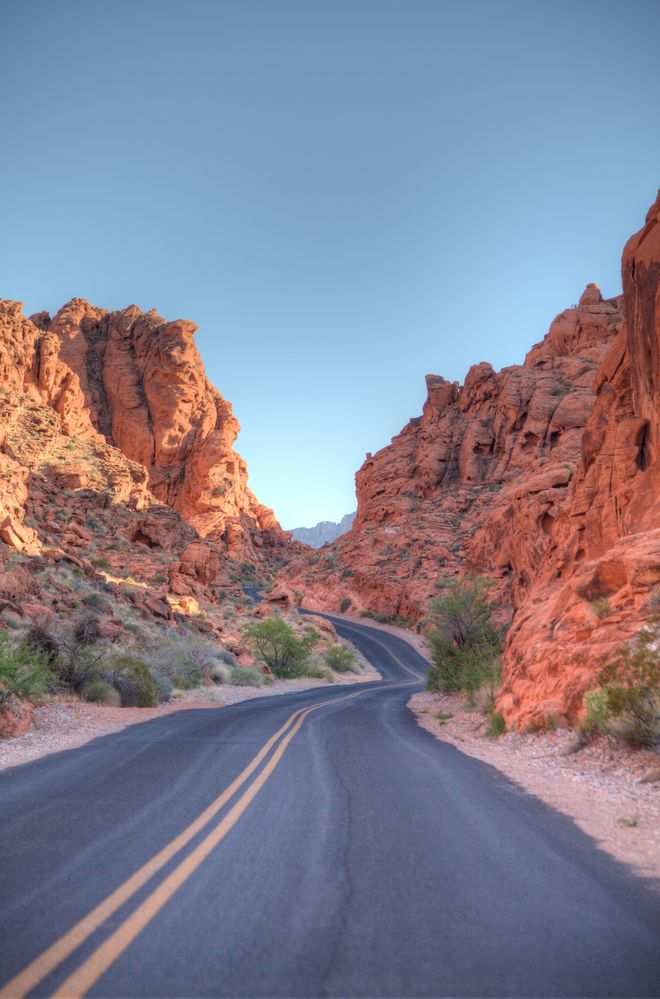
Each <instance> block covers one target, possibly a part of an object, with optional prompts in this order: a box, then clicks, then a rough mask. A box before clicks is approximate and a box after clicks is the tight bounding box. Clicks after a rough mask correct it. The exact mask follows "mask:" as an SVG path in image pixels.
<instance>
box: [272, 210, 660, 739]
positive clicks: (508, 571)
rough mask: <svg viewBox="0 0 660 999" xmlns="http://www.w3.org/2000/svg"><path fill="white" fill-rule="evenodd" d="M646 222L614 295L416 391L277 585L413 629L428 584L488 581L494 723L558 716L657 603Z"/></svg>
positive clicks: (650, 248) (659, 301) (658, 524)
mask: <svg viewBox="0 0 660 999" xmlns="http://www.w3.org/2000/svg"><path fill="white" fill-rule="evenodd" d="M659 215H660V199H659V200H658V201H657V202H656V204H655V205H654V207H653V208H652V209H651V211H650V212H649V215H648V218H647V223H646V225H645V226H644V227H643V229H642V230H641V231H640V232H639V233H637V235H636V236H634V237H633V238H632V239H631V240H630V241H629V243H628V244H627V246H626V248H625V250H624V255H623V265H622V266H623V287H624V294H623V296H622V297H619V298H614V299H610V300H603V298H602V296H601V294H600V292H599V290H598V288H597V287H596V286H595V285H589V286H588V287H587V289H586V290H585V292H584V293H583V295H582V297H581V298H580V301H579V304H578V305H577V307H575V308H571V309H567V310H566V311H564V312H562V313H561V314H560V315H559V316H558V317H557V318H556V319H555V320H554V322H553V323H552V325H551V327H550V330H549V332H548V334H547V336H546V337H545V338H544V340H543V341H542V342H541V343H540V344H537V345H536V346H535V347H533V348H532V349H531V350H530V352H529V354H528V355H527V357H526V359H525V362H524V364H522V365H515V366H512V367H509V368H505V369H503V370H502V371H500V372H495V371H494V370H493V368H492V367H491V366H490V364H487V363H480V364H477V365H475V366H474V367H473V368H471V370H470V371H469V372H468V375H467V378H466V380H465V383H464V384H463V385H462V386H460V385H458V384H456V383H450V382H447V381H445V380H444V379H443V378H441V377H439V376H436V375H430V376H428V377H427V389H428V395H427V401H426V403H425V405H424V409H423V413H422V415H421V416H420V417H418V418H415V419H413V420H411V421H410V423H409V424H408V425H407V426H406V427H404V429H403V430H402V431H401V433H400V434H399V435H398V436H397V437H395V438H394V439H393V441H392V443H391V444H390V445H389V446H388V447H386V448H384V449H383V450H382V451H380V452H378V453H377V454H376V455H374V456H371V455H368V456H367V460H366V462H365V463H364V465H363V466H362V468H361V469H360V471H359V472H358V473H357V476H356V486H357V496H358V510H357V516H356V519H355V522H354V525H353V528H352V530H351V531H350V532H349V533H348V534H347V535H345V536H344V537H343V538H340V539H339V540H338V541H337V542H336V543H335V544H334V545H333V546H332V547H331V548H330V549H329V550H327V551H324V552H323V553H318V554H311V555H307V556H304V557H301V558H299V559H297V560H294V562H292V563H291V564H290V565H289V566H288V567H287V568H286V569H285V570H284V572H283V573H282V576H281V581H282V583H283V585H284V586H285V587H288V588H290V590H293V589H294V588H295V589H298V590H301V591H303V592H304V594H305V601H306V603H307V604H309V605H311V606H315V607H318V608H327V609H337V608H338V607H340V606H344V607H346V605H347V604H348V602H349V601H350V605H351V606H352V608H353V609H354V610H357V611H360V610H368V611H369V612H371V613H380V614H384V615H387V616H390V617H402V618H406V619H409V620H410V621H412V622H417V623H418V624H419V622H421V621H422V620H423V619H424V617H425V615H426V613H427V609H428V605H429V601H430V599H431V598H432V596H433V595H434V594H435V593H436V592H437V585H438V581H439V580H440V579H441V578H442V577H446V576H451V575H456V574H460V573H464V572H466V571H471V572H478V573H481V574H484V575H488V576H490V577H492V578H493V579H494V580H495V581H496V590H495V598H496V600H497V602H498V605H499V607H500V613H501V615H502V617H503V618H505V619H506V620H507V621H510V622H512V625H511V628H510V630H509V633H508V638H507V643H506V651H505V657H504V686H503V692H502V694H501V695H500V699H499V705H498V706H499V709H500V710H501V711H502V713H503V714H504V716H505V718H506V721H507V722H508V723H509V724H518V725H526V724H539V723H542V721H543V719H544V718H547V717H549V716H551V715H552V716H554V717H555V718H557V719H561V718H568V719H571V720H572V719H574V718H575V717H576V715H577V713H578V712H579V711H580V708H581V703H582V694H583V692H584V690H585V688H586V687H587V686H588V685H589V683H591V682H592V680H593V678H594V677H595V676H596V675H597V673H598V671H599V669H600V668H601V667H602V665H603V664H604V662H605V661H606V659H607V657H608V655H611V652H612V650H613V649H614V648H615V647H616V646H617V645H618V644H619V643H620V642H621V641H622V640H624V639H626V638H629V637H631V636H632V635H633V634H634V633H635V632H636V630H638V628H639V626H640V624H641V623H642V622H643V620H644V619H645V618H646V617H647V616H648V615H649V614H650V613H651V611H652V607H653V604H654V602H657V599H658V598H657V593H658V591H657V590H654V589H653V588H654V586H656V585H657V583H658V582H659V581H660V508H659V504H660V480H659V475H660V462H659V461H658V448H659V437H660V411H659V406H660V393H659V391H658V388H659V386H658V380H659V378H660V345H659V337H660V293H659V291H658V272H659V269H660V224H659V222H660V218H659Z"/></svg>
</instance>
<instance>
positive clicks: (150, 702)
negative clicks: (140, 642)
mask: <svg viewBox="0 0 660 999" xmlns="http://www.w3.org/2000/svg"><path fill="white" fill-rule="evenodd" d="M102 678H103V679H104V680H106V681H107V682H108V683H110V684H112V686H113V687H114V688H115V690H117V691H118V692H119V696H120V698H121V706H122V707H123V708H152V707H154V706H155V704H156V685H155V683H154V680H153V677H152V675H151V670H150V669H149V664H148V663H146V662H145V661H144V659H140V658H139V656H131V655H127V654H124V653H115V654H114V655H111V656H108V658H107V659H106V661H105V663H104V668H103V677H102Z"/></svg>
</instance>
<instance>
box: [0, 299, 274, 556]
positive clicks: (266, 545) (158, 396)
mask: <svg viewBox="0 0 660 999" xmlns="http://www.w3.org/2000/svg"><path fill="white" fill-rule="evenodd" d="M195 329H196V327H195V325H194V324H193V323H190V322H186V321H178V322H173V323H167V322H165V320H164V319H162V318H161V317H160V316H158V315H157V314H156V313H155V312H154V311H151V312H148V313H142V312H141V311H140V310H139V309H138V308H136V307H135V306H131V307H129V308H128V309H125V310H123V311H122V312H107V311H105V310H103V309H98V308H95V307H94V306H91V305H89V303H88V302H85V301H84V300H82V299H73V300H72V301H71V302H69V303H68V304H67V305H65V306H64V307H63V308H62V309H61V310H60V311H59V312H58V314H57V315H56V316H55V318H54V319H53V320H52V321H51V319H50V317H49V316H48V314H47V313H39V314H38V315H36V316H33V317H32V320H28V319H26V318H25V317H23V315H22V313H21V311H20V306H18V305H17V304H16V303H10V302H4V303H2V305H1V306H0V372H1V373H2V375H3V400H4V408H5V414H4V419H1V418H0V426H2V427H3V431H4V433H5V437H6V434H7V428H8V427H9V426H10V425H11V423H12V422H15V420H16V419H17V417H18V416H19V415H20V413H21V412H22V405H23V403H24V402H25V403H28V402H29V403H31V404H33V405H37V406H38V405H45V406H48V407H49V408H50V409H51V410H53V411H54V412H55V413H56V414H57V417H58V418H59V421H58V423H59V425H58V429H59V430H61V432H62V433H63V434H65V435H68V436H69V437H71V438H72V439H73V438H75V439H76V440H77V441H87V442H95V444H96V446H99V447H102V446H103V445H104V444H107V445H110V446H111V447H113V448H116V449H117V451H118V452H120V453H121V456H123V458H125V459H128V462H130V463H135V465H137V466H141V468H142V469H143V470H144V469H146V474H145V473H144V471H141V472H139V473H136V475H137V477H138V478H139V479H140V488H141V490H142V492H143V493H144V494H145V495H146V494H147V492H148V493H149V494H150V495H151V497H152V498H156V499H158V500H160V501H161V502H162V503H164V504H167V505H168V506H170V507H172V508H173V509H175V510H177V511H179V513H180V514H181V515H182V517H183V518H184V519H185V521H187V523H188V524H190V526H191V527H192V528H194V531H195V532H196V533H197V534H198V535H199V536H200V537H203V538H208V539H209V541H212V542H213V543H214V544H217V545H218V546H219V548H220V549H221V550H222V551H226V552H227V554H228V555H229V556H232V557H235V558H239V559H242V560H247V561H255V560H258V558H259V557H260V556H259V553H260V552H261V551H263V550H264V549H266V550H268V549H277V548H280V547H281V546H282V545H284V544H285V543H286V540H287V536H286V535H285V534H284V532H282V531H281V529H280V528H279V525H278V524H277V522H276V520H275V517H274V515H273V513H272V511H271V510H269V509H268V508H267V507H265V506H263V505H262V504H260V503H259V502H258V501H257V500H256V498H255V497H254V495H253V494H252V492H251V491H250V490H249V488H248V486H247V467H246V464H245V462H244V461H243V459H242V458H241V457H240V455H239V454H237V453H236V451H234V449H233V445H234V441H235V439H236V435H237V433H238V430H239V425H238V421H237V420H236V418H235V417H234V415H233V414H232V410H231V406H230V404H229V403H228V402H226V401H225V400H224V399H223V398H222V396H221V395H220V393H219V392H217V391H216V389H215V388H214V387H213V386H212V385H211V384H210V382H209V381H208V379H207V378H206V375H205V373H204V368H203V365H202V361H201V358H200V356H199V352H198V350H197V347H196V345H195V342H194V332H195ZM7 454H8V450H7V448H5V460H7ZM16 478H17V479H21V478H23V479H24V478H25V471H18V470H16ZM13 488H14V497H13V501H12V500H10V497H7V502H6V504H5V506H4V507H3V511H4V513H5V516H10V517H11V518H12V524H13V527H12V530H16V529H17V528H16V525H17V524H20V522H21V520H22V518H21V515H20V509H21V506H22V505H23V504H24V502H25V497H23V499H22V501H21V500H20V497H19V493H20V492H21V491H20V487H17V486H16V485H14V486H13ZM114 488H116V489H117V490H118V492H117V495H118V496H119V498H121V499H129V498H130V496H131V495H132V492H133V491H134V490H135V485H132V486H131V487H130V488H128V491H127V490H126V488H123V487H121V486H119V485H117V486H116V487H113V489H114ZM21 495H22V494H21ZM10 508H11V509H10ZM19 530H20V528H19Z"/></svg>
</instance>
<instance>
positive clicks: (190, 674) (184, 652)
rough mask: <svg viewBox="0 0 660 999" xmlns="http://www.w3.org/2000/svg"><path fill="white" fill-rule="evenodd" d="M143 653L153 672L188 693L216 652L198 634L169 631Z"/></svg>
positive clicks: (201, 678)
mask: <svg viewBox="0 0 660 999" xmlns="http://www.w3.org/2000/svg"><path fill="white" fill-rule="evenodd" d="M146 654H147V656H148V658H149V661H150V663H151V665H152V667H153V669H155V670H156V671H157V672H158V673H161V674H162V675H163V676H166V677H167V678H168V680H169V681H170V682H171V684H172V685H173V686H174V687H177V688H178V689H179V690H190V689H191V688H193V687H197V686H199V684H200V683H201V682H202V680H203V679H204V677H205V676H208V675H209V672H210V669H211V665H212V663H213V660H214V658H215V655H216V649H215V648H214V646H213V645H211V643H210V642H208V641H206V639H204V638H202V637H201V636H199V635H195V634H192V633H191V632H188V631H186V632H177V631H171V632H168V633H167V634H165V635H162V636H161V638H160V639H159V640H158V641H157V642H156V643H155V645H154V647H153V648H152V649H150V650H149V652H148V653H146Z"/></svg>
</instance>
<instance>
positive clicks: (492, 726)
mask: <svg viewBox="0 0 660 999" xmlns="http://www.w3.org/2000/svg"><path fill="white" fill-rule="evenodd" d="M505 732H506V722H505V721H504V718H503V717H502V715H501V714H500V713H499V711H494V710H493V711H489V712H488V728H487V729H486V732H485V735H486V736H487V738H489V739H499V737H500V736H501V735H504V733H505Z"/></svg>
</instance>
